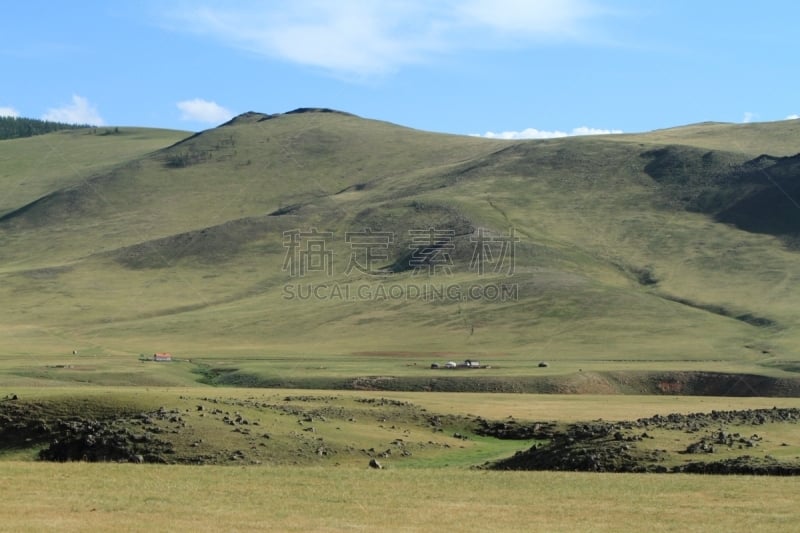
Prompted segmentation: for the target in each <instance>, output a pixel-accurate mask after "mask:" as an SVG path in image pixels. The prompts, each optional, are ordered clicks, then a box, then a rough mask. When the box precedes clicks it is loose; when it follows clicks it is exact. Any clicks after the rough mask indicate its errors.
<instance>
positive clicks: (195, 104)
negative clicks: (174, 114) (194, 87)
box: [175, 98, 233, 124]
mask: <svg viewBox="0 0 800 533" xmlns="http://www.w3.org/2000/svg"><path fill="white" fill-rule="evenodd" d="M175 105H177V106H178V109H180V110H181V120H191V121H194V122H206V123H209V124H219V123H220V122H225V121H227V120H230V119H231V118H232V117H233V113H231V112H230V111H228V110H227V109H225V108H224V107H222V106H221V105H219V104H217V103H216V102H211V101H208V100H203V99H202V98H195V99H193V100H183V101H182V102H178V103H177V104H175Z"/></svg>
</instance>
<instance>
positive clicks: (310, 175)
mask: <svg viewBox="0 0 800 533" xmlns="http://www.w3.org/2000/svg"><path fill="white" fill-rule="evenodd" d="M184 137H186V134H182V133H179V132H166V131H163V132H159V131H154V130H132V129H131V130H128V129H123V132H122V134H121V135H109V136H96V135H87V134H85V133H84V132H80V131H75V132H60V133H56V134H50V135H44V136H41V137H36V138H31V139H24V140H9V141H2V142H0V160H2V161H4V164H3V166H2V167H0V185H2V188H3V191H4V194H3V196H2V197H0V250H2V255H0V281H1V282H2V283H0V298H2V301H3V302H5V303H6V305H4V306H3V307H2V308H1V309H0V353H3V354H6V355H7V358H6V359H4V361H6V362H5V363H3V364H5V365H6V366H7V367H8V368H7V369H6V370H7V372H9V373H10V374H13V375H14V376H16V379H18V380H19V382H20V383H29V384H33V383H36V382H39V381H40V380H45V381H47V380H66V381H81V380H87V379H88V380H91V381H93V382H99V383H128V384H136V383H139V382H140V381H142V380H146V379H153V380H155V381H156V382H159V380H161V381H163V382H164V383H168V382H169V383H190V382H191V381H192V380H194V379H196V378H197V377H198V376H199V375H201V374H197V372H201V373H202V375H203V376H205V379H207V380H211V381H216V382H229V383H237V384H286V383H294V384H303V383H306V382H309V383H310V382H312V381H313V380H314V379H317V380H321V381H317V382H316V383H317V384H330V383H334V382H335V383H339V382H344V381H346V380H349V379H352V378H354V377H357V376H386V375H390V376H395V377H399V378H404V379H407V380H408V382H409V383H416V384H418V383H421V382H423V381H425V380H430V379H431V370H430V369H429V368H427V367H428V365H429V363H430V362H433V361H439V362H442V363H443V362H444V361H447V360H450V359H453V360H463V359H465V358H469V359H479V360H480V361H481V362H482V363H485V364H491V365H492V367H493V368H492V369H487V370H485V371H484V370H480V371H476V372H477V373H472V374H470V376H469V377H470V378H472V376H481V379H484V380H487V382H488V381H491V380H495V379H496V380H499V381H503V380H506V379H510V378H524V377H526V376H534V375H537V376H540V377H541V376H545V377H546V376H552V377H553V379H554V380H556V381H554V383H556V382H557V384H558V386H562V385H564V382H563V381H558V380H559V379H562V378H563V376H583V377H581V378H580V379H579V381H580V382H581V383H582V382H583V381H586V380H588V381H592V380H599V381H600V382H601V383H607V382H609V380H610V379H611V378H610V375H611V374H610V373H615V372H630V371H633V370H642V371H647V372H671V371H678V370H711V371H719V372H748V373H757V374H766V375H770V376H773V377H790V376H792V375H793V374H792V370H793V369H795V368H797V367H800V357H799V356H798V351H797V346H798V341H799V340H800V332H799V330H798V321H799V320H800V307H798V305H797V302H798V301H800V299H798V297H800V288H798V283H797V281H798V279H799V278H800V263H799V262H798V257H799V256H798V252H797V243H798V233H800V223H798V221H800V216H798V214H800V212H799V211H797V209H800V208H798V205H797V203H796V199H797V198H800V175H799V174H798V162H799V161H800V157H798V156H795V155H794V154H797V153H798V152H800V121H785V122H780V123H774V124H746V125H725V124H701V125H694V126H687V127H685V128H675V129H671V130H662V131H657V132H651V133H645V134H640V135H619V136H603V137H573V138H563V139H554V140H545V141H499V140H487V139H481V138H475V137H463V136H455V135H442V134H434V133H427V132H421V131H416V130H411V129H408V128H403V127H400V126H397V125H393V124H389V123H385V122H379V121H374V120H366V119H362V118H359V117H356V116H353V115H349V114H346V113H340V112H334V111H330V110H320V109H303V110H297V111H295V112H290V113H285V114H279V115H265V114H260V113H246V114H244V115H241V116H239V117H237V118H235V119H234V120H232V121H231V122H229V123H228V124H225V125H223V126H221V127H219V128H215V129H212V130H209V131H205V132H202V133H200V134H197V135H194V136H191V137H188V138H184ZM178 141H179V142H178ZM173 143H174V144H173ZM762 154H768V155H764V156H762ZM312 229H313V230H316V231H317V232H323V233H324V234H329V235H322V236H314V235H313V234H312ZM367 230H369V231H371V232H373V233H372V234H371V235H370V234H368V233H367ZM431 230H433V233H431ZM512 230H513V233H509V232H510V231H512ZM426 231H427V232H428V233H426ZM348 234H349V237H348ZM431 235H433V236H432V237H431ZM482 237H486V238H487V239H489V238H490V237H491V238H494V240H485V241H480V239H481V238H482ZM292 239H297V240H296V241H293V240H292ZM348 239H349V242H348ZM517 239H518V242H517V241H516V240H517ZM512 241H515V242H514V250H513V252H514V255H513V257H512V256H511V255H510V253H511V248H510V246H511V242H512ZM294 242H296V243H297V248H292V247H291V246H292V243H294ZM376 243H378V244H376ZM504 245H505V246H506V248H503V246H504ZM314 246H316V248H315V247H314ZM370 246H371V248H370ZM478 252H484V253H483V255H482V257H481V258H482V259H484V260H485V263H484V267H485V270H484V271H483V272H480V271H478V269H477V265H476V263H474V259H475V258H476V255H475V254H476V253H478ZM367 253H370V254H372V256H371V257H370V256H367V255H365V254H367ZM303 254H305V255H303ZM328 254H329V255H328ZM304 259H308V260H309V261H311V263H308V264H304V263H301V261H303V260H304ZM314 261H319V264H317V263H314ZM327 261H329V262H330V272H329V271H328V269H327V268H328V263H327ZM365 263H368V265H367V266H368V267H369V268H364V267H365ZM304 265H305V266H306V267H308V268H307V269H306V272H304V275H303V276H292V268H298V271H297V272H296V273H301V272H302V270H303V267H304ZM285 267H286V268H285ZM495 267H497V268H495ZM363 270H368V271H369V272H363ZM309 291H310V292H309ZM348 291H350V292H348ZM421 295H427V296H428V297H427V298H422V297H421ZM73 350H77V351H78V352H79V355H78V356H72V355H70V354H71V353H72V351H73ZM154 351H171V352H173V353H174V354H175V355H176V356H179V357H180V358H185V359H192V363H193V364H186V365H183V366H180V367H178V366H177V365H176V366H175V367H172V368H171V369H170V370H169V372H168V374H165V373H164V372H163V371H162V370H160V369H158V368H156V365H149V366H148V365H145V366H144V367H143V366H142V365H140V364H138V363H136V362H135V357H136V356H137V355H138V354H140V353H144V354H149V353H152V352H154ZM21 356H24V357H25V360H24V361H23V360H21V359H20V357H21ZM89 357H91V358H92V359H85V358H89ZM73 359H74V360H75V361H76V362H75V366H73V368H72V371H71V372H65V371H61V370H42V369H41V367H42V365H47V364H53V365H56V364H58V363H63V362H65V361H67V360H69V361H71V362H72V361H73ZM543 360H546V361H548V362H549V363H550V364H549V366H548V367H547V368H546V369H542V368H539V367H538V362H539V361H543ZM33 361H35V362H36V363H35V364H34V363H33ZM131 362H132V363H131ZM80 364H84V365H85V367H86V371H85V372H84V371H80ZM137 365H138V366H137ZM34 367H35V368H34ZM441 375H442V374H436V377H437V378H438V376H441ZM458 375H459V376H464V374H463V373H461V374H458ZM148 376H149V377H148ZM559 376H560V377H559ZM464 377H466V376H464ZM570 379H571V378H570ZM576 379H577V378H576ZM614 379H616V380H617V381H615V382H614V383H615V387H618V388H619V387H623V388H624V385H620V383H622V382H621V381H619V380H620V379H622V378H619V376H617V378H614ZM326 380H327V381H326ZM337 380H339V381H337ZM414 380H417V381H414ZM581 380H583V381H581ZM623 381H624V380H623ZM573 385H574V383H573ZM415 386H416V385H415ZM564 386H565V385H564ZM587 386H588V387H590V388H591V387H594V388H595V389H596V388H597V387H602V385H598V384H597V383H595V384H594V385H591V384H587ZM575 387H577V388H578V389H580V386H579V385H575ZM631 387H633V385H631ZM592 390H594V389H592Z"/></svg>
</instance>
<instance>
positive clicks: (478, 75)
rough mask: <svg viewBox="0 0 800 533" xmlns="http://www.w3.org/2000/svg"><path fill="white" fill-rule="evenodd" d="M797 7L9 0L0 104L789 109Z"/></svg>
mask: <svg viewBox="0 0 800 533" xmlns="http://www.w3.org/2000/svg"><path fill="white" fill-rule="evenodd" d="M798 6H800V4H798V3H797V2H794V1H777V0H776V1H771V0H765V1H762V2H752V1H741V0H732V1H727V2H712V1H706V2H702V1H701V0H695V1H685V0H669V1H668V0H655V1H651V2H634V1H625V0H527V1H525V0H463V1H455V0H441V1H438V2H437V1H434V0H429V1H424V0H406V1H399V0H397V1H396V0H374V1H373V0H337V1H321V0H293V1H286V2H277V1H272V2H271V1H261V2H255V1H251V2H234V1H229V2H220V1H213V0H194V1H173V0H163V1H159V2H149V1H141V2H127V3H122V2H100V1H82V2H51V1H37V0H28V1H26V2H13V3H7V4H6V5H4V7H3V10H2V12H3V16H2V18H1V19H0V28H2V31H1V32H0V36H2V37H1V38H0V72H2V77H1V78H0V79H2V83H0V114H2V115H19V116H26V117H35V118H50V119H55V120H65V121H69V122H76V121H77V122H90V123H98V124H106V125H137V126H153V127H168V128H178V129H188V130H201V129H205V128H208V127H213V126H214V125H217V124H219V123H220V122H223V121H225V120H227V119H228V118H229V117H230V116H232V115H235V114H238V113H242V112H245V111H250V110H253V111H260V112H265V113H278V112H283V111H289V110H291V109H294V108H297V107H330V108H335V109H340V110H343V111H348V112H351V113H355V114H358V115H361V116H364V117H368V118H376V119H381V120H387V121H390V122H395V123H398V124H403V125H406V126H411V127H414V128H419V129H425V130H431V131H440V132H450V133H459V134H483V135H486V134H487V133H489V132H491V133H492V134H493V135H495V136H506V137H548V136H553V135H562V134H572V133H598V132H608V131H625V132H635V131H646V130H652V129H656V128H663V127H670V126H676V125H682V124H688V123H694V122H701V121H706V120H714V121H724V122H749V121H771V120H784V119H786V118H789V117H795V116H796V115H797V114H800V92H799V91H798V87H800V68H798V67H799V65H798V62H800V59H798V58H799V57H800V54H798V49H799V48H800V46H798V44H799V43H800V40H798V38H797V34H798V23H799V22H800V7H798Z"/></svg>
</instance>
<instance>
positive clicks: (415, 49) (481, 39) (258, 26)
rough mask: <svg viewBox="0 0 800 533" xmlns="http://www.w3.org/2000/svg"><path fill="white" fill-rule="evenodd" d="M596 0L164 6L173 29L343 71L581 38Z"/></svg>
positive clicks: (368, 72) (376, 70)
mask: <svg viewBox="0 0 800 533" xmlns="http://www.w3.org/2000/svg"><path fill="white" fill-rule="evenodd" d="M597 1H599V0H491V1H490V0H469V1H467V2H464V1H463V0H442V1H439V2H429V1H427V0H405V1H402V2H401V1H388V0H338V1H337V2H328V1H323V0H295V1H293V2H281V3H278V2H265V3H257V2H246V3H244V4H234V5H230V4H222V3H212V2H211V0H202V1H198V2H195V3H192V4H188V3H184V4H178V6H179V7H177V8H175V9H173V10H171V11H167V12H165V13H164V14H163V15H162V16H163V19H164V20H165V21H166V24H167V25H168V26H169V27H171V28H172V29H175V30H176V31H189V32H193V33H197V34H200V35H207V36H210V37H212V38H214V39H217V40H219V41H221V42H223V43H225V44H227V45H229V46H233V47H236V48H240V49H243V50H247V51H250V52H254V53H257V54H260V55H265V56H268V57H272V58H278V59H282V60H285V61H290V62H293V63H299V64H302V65H306V66H311V67H317V68H322V69H324V70H327V71H330V72H334V73H337V74H344V75H348V76H353V75H355V76H361V77H363V76H372V75H376V74H382V73H385V72H390V71H393V70H396V69H397V68H399V67H401V66H403V65H408V64H415V63H422V62H425V61H427V60H429V59H430V58H431V57H432V56H435V55H437V54H441V53H447V52H452V51H455V50H459V49H476V48H487V49H490V48H497V47H498V46H508V44H509V42H519V41H540V42H542V41H548V42H549V41H554V40H556V41H563V40H576V39H579V40H583V39H586V38H587V37H588V36H589V35H590V34H591V33H592V30H591V29H590V28H589V24H588V22H590V21H593V20H595V19H597V18H598V17H599V16H600V15H604V14H606V13H605V12H603V11H602V10H601V9H599V8H598V7H596V5H595V3H596V2H597Z"/></svg>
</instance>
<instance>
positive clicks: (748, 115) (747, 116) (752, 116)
mask: <svg viewBox="0 0 800 533" xmlns="http://www.w3.org/2000/svg"><path fill="white" fill-rule="evenodd" d="M757 118H758V113H753V112H752V111H745V112H744V116H743V117H742V122H744V123H745V124H747V123H748V122H753V121H755V120H756V119H757Z"/></svg>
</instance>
